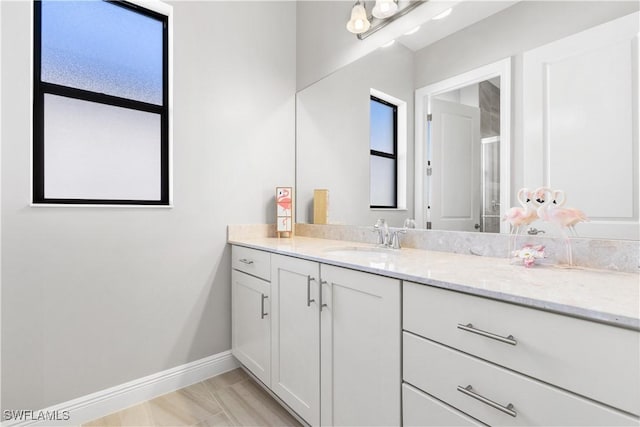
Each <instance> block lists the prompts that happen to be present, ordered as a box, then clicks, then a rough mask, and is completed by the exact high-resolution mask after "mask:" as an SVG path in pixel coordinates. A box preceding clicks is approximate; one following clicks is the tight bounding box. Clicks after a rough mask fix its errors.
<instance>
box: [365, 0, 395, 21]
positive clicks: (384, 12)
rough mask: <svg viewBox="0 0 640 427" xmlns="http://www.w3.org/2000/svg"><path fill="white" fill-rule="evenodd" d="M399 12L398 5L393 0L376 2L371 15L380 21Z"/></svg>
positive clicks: (377, 0)
mask: <svg viewBox="0 0 640 427" xmlns="http://www.w3.org/2000/svg"><path fill="white" fill-rule="evenodd" d="M397 11H398V5H397V4H396V2H395V1H393V0H376V5H375V6H374V7H373V10H372V11H371V13H372V14H373V16H375V17H376V18H379V19H384V18H388V17H390V16H391V15H394V14H395V13H396V12H397Z"/></svg>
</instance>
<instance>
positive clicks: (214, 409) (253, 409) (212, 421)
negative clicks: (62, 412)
mask: <svg viewBox="0 0 640 427" xmlns="http://www.w3.org/2000/svg"><path fill="white" fill-rule="evenodd" d="M84 426H87V427H89V426H203V427H204V426H300V423H299V422H298V421H297V420H296V419H294V418H293V417H292V416H291V415H290V414H289V413H288V412H287V411H286V410H284V408H282V406H280V405H279V404H278V403H277V402H276V401H275V400H274V399H273V398H272V397H271V396H270V395H269V394H268V393H267V392H266V391H264V390H263V389H262V387H260V386H259V385H258V384H256V382H255V381H254V380H253V379H252V378H250V377H249V376H248V375H247V374H246V373H245V372H244V371H243V370H242V369H235V370H233V371H230V372H227V373H225V374H222V375H218V376H217V377H213V378H210V379H208V380H206V381H202V382H200V383H197V384H194V385H192V386H189V387H185V388H183V389H181V390H177V391H174V392H173V393H168V394H165V395H163V396H160V397H157V398H155V399H153V400H149V401H147V402H143V403H141V404H139V405H136V406H133V407H131V408H128V409H125V410H122V411H120V412H116V413H113V414H111V415H107V416H106V417H103V418H99V419H97V420H94V421H91V422H89V423H87V424H84Z"/></svg>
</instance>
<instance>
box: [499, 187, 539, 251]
mask: <svg viewBox="0 0 640 427" xmlns="http://www.w3.org/2000/svg"><path fill="white" fill-rule="evenodd" d="M532 196H533V194H532V193H531V191H530V190H529V189H528V188H521V189H520V190H519V191H518V202H519V203H520V206H522V207H513V208H511V209H509V210H508V211H507V212H506V213H505V214H504V215H503V216H502V220H503V221H507V222H508V223H509V224H511V234H512V235H513V238H512V239H511V247H510V248H509V253H511V250H512V249H513V248H515V246H516V240H517V238H518V234H520V230H521V229H522V227H524V226H527V225H529V224H531V223H532V222H533V221H535V220H536V219H538V213H537V211H536V208H535V207H534V203H536V202H535V201H534V200H532ZM536 206H537V204H536Z"/></svg>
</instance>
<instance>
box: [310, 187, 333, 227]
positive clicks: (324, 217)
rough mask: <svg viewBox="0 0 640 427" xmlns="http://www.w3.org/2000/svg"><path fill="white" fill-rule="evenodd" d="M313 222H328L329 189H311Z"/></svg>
mask: <svg viewBox="0 0 640 427" xmlns="http://www.w3.org/2000/svg"><path fill="white" fill-rule="evenodd" d="M313 223H314V224H328V223H329V190H320V189H316V190H313Z"/></svg>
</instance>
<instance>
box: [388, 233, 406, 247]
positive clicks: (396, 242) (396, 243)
mask: <svg viewBox="0 0 640 427" xmlns="http://www.w3.org/2000/svg"><path fill="white" fill-rule="evenodd" d="M406 232H407V229H406V228H401V229H398V230H393V231H392V232H391V249H400V236H398V234H400V233H402V234H404V233H406Z"/></svg>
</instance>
